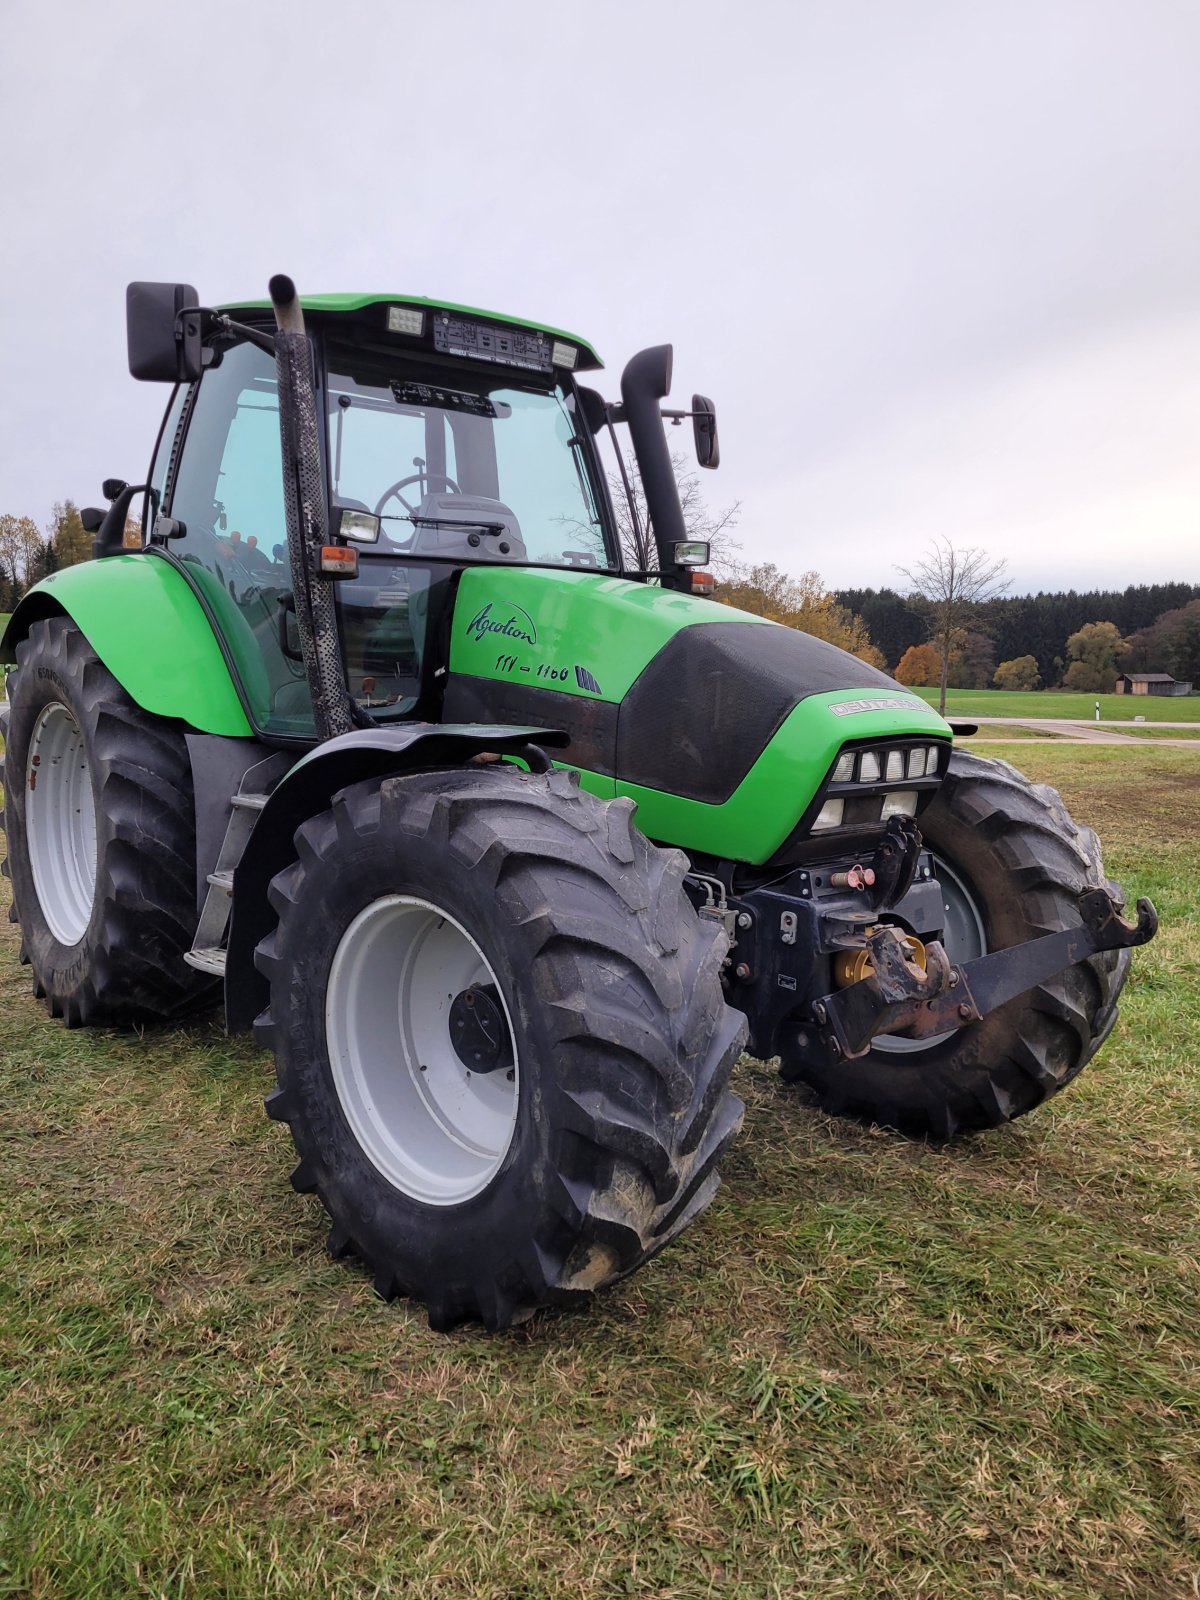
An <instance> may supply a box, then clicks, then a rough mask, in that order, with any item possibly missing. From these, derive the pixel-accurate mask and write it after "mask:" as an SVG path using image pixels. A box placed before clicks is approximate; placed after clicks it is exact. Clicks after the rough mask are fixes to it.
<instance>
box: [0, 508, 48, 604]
mask: <svg viewBox="0 0 1200 1600" xmlns="http://www.w3.org/2000/svg"><path fill="white" fill-rule="evenodd" d="M43 545H44V541H43V539H42V535H41V531H40V529H39V528H38V525H37V523H36V522H35V521H34V520H33V518H32V517H16V516H13V515H12V514H11V513H6V514H5V515H4V516H0V611H11V610H12V609H13V607H14V606H15V605H16V603H17V601H18V600H19V599H20V598H21V596H22V595H23V594H24V593H25V591H26V589H28V588H29V586H30V584H32V583H36V582H37V580H38V579H39V578H40V577H41V576H42V573H41V566H42V550H43Z"/></svg>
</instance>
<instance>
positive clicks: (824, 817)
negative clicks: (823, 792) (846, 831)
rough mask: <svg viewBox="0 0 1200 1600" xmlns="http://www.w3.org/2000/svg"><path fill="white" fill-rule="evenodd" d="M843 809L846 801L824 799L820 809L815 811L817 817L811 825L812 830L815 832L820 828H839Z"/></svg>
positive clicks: (843, 812)
mask: <svg viewBox="0 0 1200 1600" xmlns="http://www.w3.org/2000/svg"><path fill="white" fill-rule="evenodd" d="M845 810H846V802H845V801H844V800H841V799H837V800H826V802H825V804H824V805H823V806H822V807H821V809H820V811H818V812H817V818H816V821H815V822H814V823H813V825H812V831H813V832H814V833H817V832H819V831H820V830H821V829H822V828H840V827H841V825H842V817H843V815H844V814H845Z"/></svg>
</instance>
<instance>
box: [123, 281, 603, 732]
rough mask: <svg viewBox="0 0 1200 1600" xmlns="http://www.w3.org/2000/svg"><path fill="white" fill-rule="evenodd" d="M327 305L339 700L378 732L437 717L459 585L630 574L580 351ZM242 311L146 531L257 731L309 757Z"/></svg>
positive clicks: (424, 311) (197, 400)
mask: <svg viewBox="0 0 1200 1600" xmlns="http://www.w3.org/2000/svg"><path fill="white" fill-rule="evenodd" d="M317 304H318V305H321V306H323V307H324V309H321V310H315V309H314V311H313V312H312V313H311V314H310V316H309V319H308V320H309V331H310V336H311V338H312V342H313V355H314V380H315V393H316V399H317V404H318V408H319V416H320V421H321V431H320V437H319V441H318V444H319V450H320V455H321V461H322V467H323V478H324V482H325V484H326V486H327V496H328V503H327V506H326V507H325V514H326V526H327V537H328V539H329V540H330V542H331V543H333V544H335V545H340V546H344V547H345V548H346V549H347V550H348V551H349V552H352V555H351V557H350V559H349V560H347V562H346V566H347V570H348V574H349V575H348V576H346V577H344V578H341V579H340V580H339V581H338V582H337V583H336V585H335V588H334V594H335V603H336V611H337V617H338V630H339V636H340V646H341V654H342V658H343V661H344V665H345V673H346V680H347V688H348V691H349V694H350V696H351V698H352V700H353V701H354V702H355V703H356V705H357V706H358V707H360V708H361V709H362V710H363V711H365V712H366V713H367V714H368V715H370V716H371V717H372V718H373V719H376V720H394V719H397V718H404V717H411V716H417V715H421V714H423V713H424V714H432V711H433V709H434V703H435V702H436V699H437V695H438V688H439V681H438V678H439V670H440V672H441V675H442V676H444V672H445V664H446V655H447V649H448V641H447V639H446V637H444V634H445V629H446V626H447V623H448V618H449V615H450V611H451V609H452V596H453V591H454V588H455V586H456V582H457V578H458V575H459V574H460V573H461V572H462V570H463V569H464V567H467V566H473V565H489V564H498V565H509V566H512V565H521V566H531V567H548V568H562V569H569V570H575V571H587V572H595V573H601V572H615V571H617V570H618V569H619V567H620V551H619V545H618V540H617V532H616V526H615V522H614V518H613V513H612V508H611V505H610V502H609V499H608V495H607V491H606V486H605V482H604V474H603V472H602V470H601V468H600V463H599V457H598V454H597V451H596V448H595V443H594V440H593V436H592V432H591V429H590V428H589V426H588V425H587V422H586V420H585V416H586V408H585V403H584V401H583V398H582V396H581V393H580V390H579V388H578V386H577V384H576V380H575V375H574V374H575V371H576V370H577V369H583V368H587V367H594V366H598V365H599V362H598V361H597V359H596V357H595V355H594V354H593V353H592V352H591V351H590V349H588V347H587V346H585V345H582V344H581V343H579V342H578V341H570V342H568V341H566V340H565V339H564V338H557V337H553V336H552V335H551V334H550V332H549V331H545V330H533V329H524V328H518V327H515V326H513V327H509V328H507V329H506V328H505V327H504V326H503V325H502V324H501V323H499V322H497V321H489V322H484V321H483V320H480V319H468V318H466V317H464V316H462V315H456V314H452V313H451V312H450V311H449V310H447V309H446V308H443V307H436V306H432V305H427V306H416V305H413V304H412V303H408V304H406V305H403V306H399V305H396V304H395V303H392V302H387V303H376V302H366V303H360V302H358V301H355V300H354V297H350V296H346V297H330V298H329V300H328V301H327V302H322V301H318V302H317ZM236 310H237V315H238V317H239V318H243V317H244V318H245V319H246V321H245V323H244V324H242V325H241V327H231V326H230V325H229V323H230V321H231V319H229V318H218V317H216V316H213V317H212V318H211V319H209V322H208V328H207V332H206V335H205V337H204V339H203V340H202V342H201V345H200V359H201V363H202V367H201V371H200V373H199V374H198V376H197V377H196V378H195V379H194V381H193V382H191V383H190V384H181V385H180V386H179V387H178V388H177V389H176V391H175V394H174V396H173V398H172V400H171V403H170V405H169V407H168V412H167V416H166V419H165V422H164V427H163V430H162V434H161V437H160V441H159V447H158V452H157V455H156V460H155V465H154V468H153V470H152V473H151V480H152V487H151V490H150V494H151V496H152V500H153V503H152V505H151V506H150V507H149V508H148V511H149V515H148V517H147V520H146V526H147V527H148V528H149V529H150V534H149V540H150V545H151V546H152V547H157V548H158V549H159V550H161V551H163V552H165V553H166V554H167V555H168V557H169V558H170V559H172V560H173V561H175V562H178V563H179V564H180V565H181V567H182V568H183V570H184V571H185V573H186V575H187V577H188V578H189V580H190V582H191V583H192V584H193V585H194V587H195V589H196V591H197V593H198V595H199V597H200V599H201V601H202V603H203V604H204V605H205V607H206V609H207V610H208V611H209V612H210V615H211V617H212V620H213V623H214V626H215V630H216V632H217V635H218V637H219V638H221V639H222V640H223V641H224V642H225V645H226V648H227V652H228V655H229V657H230V659H231V664H232V666H233V669H234V672H235V674H236V677H237V680H238V682H239V686H240V688H241V691H242V694H243V697H244V700H245V702H246V705H247V710H248V712H249V715H250V720H251V722H252V724H253V725H254V726H255V728H256V729H257V730H258V731H259V732H261V733H263V734H267V735H275V736H282V737H285V738H287V737H300V738H304V737H309V738H311V737H313V736H315V735H316V733H317V728H316V726H315V722H314V717H313V708H312V703H311V699H310V696H309V690H308V684H307V680H306V674H305V670H304V662H303V656H302V651H301V643H300V637H299V630H298V628H297V622H296V614H295V602H294V585H293V580H292V573H291V570H290V564H289V559H288V549H287V526H286V508H285V494H284V485H285V474H284V469H283V462H282V458H281V446H280V426H279V396H278V385H277V377H276V365H275V361H274V359H273V357H272V356H271V355H270V354H269V353H268V352H267V351H266V350H265V349H264V348H262V343H261V338H262V336H264V335H265V334H266V329H267V324H266V323H265V321H264V320H263V319H262V316H261V313H260V312H259V310H258V308H256V307H244V308H236ZM243 329H244V331H243ZM251 332H258V333H259V334H260V340H255V339H252V338H251V337H249V336H248V335H249V334H250V333H251ZM593 414H594V413H593ZM439 645H440V648H439Z"/></svg>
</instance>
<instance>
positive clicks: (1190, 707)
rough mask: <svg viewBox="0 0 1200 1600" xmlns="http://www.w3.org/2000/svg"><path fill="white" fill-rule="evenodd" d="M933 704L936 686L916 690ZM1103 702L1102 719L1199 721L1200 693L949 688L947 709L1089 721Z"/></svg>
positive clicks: (959, 713)
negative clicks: (1142, 693) (1100, 692)
mask: <svg viewBox="0 0 1200 1600" xmlns="http://www.w3.org/2000/svg"><path fill="white" fill-rule="evenodd" d="M913 693H914V694H919V695H921V696H922V698H923V699H925V700H928V701H929V703H930V704H931V705H935V706H936V705H937V703H938V691H937V690H936V689H914V690H913ZM1097 700H1099V702H1100V716H1101V718H1102V720H1104V721H1106V722H1107V721H1109V720H1114V719H1115V720H1119V721H1126V722H1132V721H1133V719H1134V717H1145V718H1146V719H1147V721H1149V722H1200V694H1190V695H1182V696H1179V697H1176V696H1174V695H1149V694H1147V695H1140V694H1139V695H1131V694H1101V695H1095V694H1068V693H1067V692H1066V691H1065V690H1059V689H1038V690H1035V691H1033V692H1032V693H1030V694H1021V693H1019V692H1018V691H1010V690H1007V689H949V690H947V692H946V710H947V711H948V712H949V713H950V714H951V715H953V716H956V717H1072V718H1082V719H1083V720H1085V721H1088V722H1090V721H1091V720H1092V719H1093V718H1094V717H1095V715H1096V701H1097Z"/></svg>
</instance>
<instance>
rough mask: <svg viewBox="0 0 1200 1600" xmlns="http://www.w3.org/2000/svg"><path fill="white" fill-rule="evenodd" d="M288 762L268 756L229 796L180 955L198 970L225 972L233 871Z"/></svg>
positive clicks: (231, 909)
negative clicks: (188, 940) (188, 943)
mask: <svg viewBox="0 0 1200 1600" xmlns="http://www.w3.org/2000/svg"><path fill="white" fill-rule="evenodd" d="M291 765H292V763H291V761H290V760H289V759H288V757H287V756H285V755H274V756H268V758H267V759H266V760H265V761H260V762H258V764H257V765H256V766H253V767H251V768H250V769H249V770H248V771H247V772H246V773H245V774H244V776H243V778H242V781H241V784H240V785H239V786H238V792H237V793H236V794H235V795H231V796H230V810H229V824H228V826H227V827H226V829H225V838H224V840H223V841H222V843H221V849H220V853H219V854H218V856H217V864H216V866H215V867H214V868H213V870H212V871H211V872H210V873H209V874H208V893H207V894H206V895H205V897H204V907H203V909H202V911H201V912H200V921H199V923H198V925H197V927H196V937H195V938H194V939H193V940H192V948H191V949H190V950H188V951H186V952H185V954H184V957H183V959H184V960H185V961H186V962H187V964H188V966H189V967H195V968H196V970H197V971H198V972H211V973H212V974H213V975H214V976H215V977H222V976H224V973H225V952H226V944H227V942H228V939H229V918H230V916H231V914H232V912H233V874H234V870H235V868H236V867H237V864H238V862H239V861H240V860H241V859H242V852H243V851H244V850H245V848H246V845H247V844H248V843H249V841H250V835H251V833H253V831H254V824H255V823H256V822H257V821H258V817H259V812H261V810H262V809H263V807H264V806H265V805H266V803H267V801H268V800H269V799H270V797H271V791H272V790H273V789H274V788H275V785H276V784H277V783H278V782H279V780H280V779H281V778H282V777H283V775H284V773H285V772H286V771H287V770H288V768H289V767H290V766H291Z"/></svg>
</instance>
